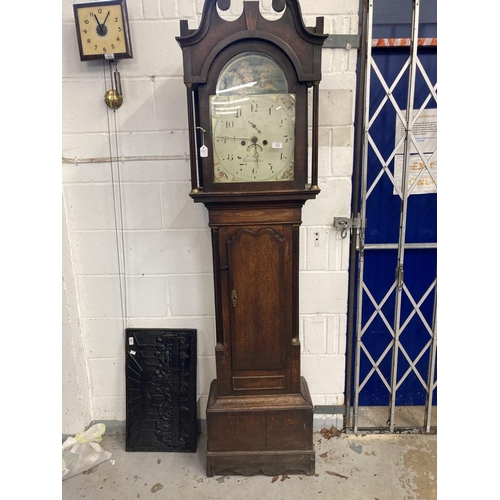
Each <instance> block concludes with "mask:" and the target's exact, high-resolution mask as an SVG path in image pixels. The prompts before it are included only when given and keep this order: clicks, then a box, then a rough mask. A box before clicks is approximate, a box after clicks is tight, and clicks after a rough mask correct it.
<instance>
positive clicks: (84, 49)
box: [73, 0, 132, 61]
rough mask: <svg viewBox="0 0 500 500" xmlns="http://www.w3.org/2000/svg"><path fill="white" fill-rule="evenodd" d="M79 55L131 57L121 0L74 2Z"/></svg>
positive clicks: (84, 56)
mask: <svg viewBox="0 0 500 500" xmlns="http://www.w3.org/2000/svg"><path fill="white" fill-rule="evenodd" d="M73 10H74V13H75V24H76V34H77V38H78V47H79V49H80V59H81V60H82V61H85V60H89V59H124V58H131V57H132V46H131V44H130V34H129V29H128V16H127V8H126V4H125V1H124V0H115V1H106V2H92V3H81V4H74V5H73Z"/></svg>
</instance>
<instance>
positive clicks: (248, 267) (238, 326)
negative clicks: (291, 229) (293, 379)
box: [226, 226, 289, 393]
mask: <svg viewBox="0 0 500 500" xmlns="http://www.w3.org/2000/svg"><path fill="white" fill-rule="evenodd" d="M284 231H286V228H285V227H282V226H278V227H262V226H257V227H240V228H233V230H232V231H230V232H228V237H227V239H226V245H227V246H226V248H227V258H228V266H229V269H228V271H229V275H228V297H229V301H230V304H229V308H228V309H229V331H230V352H231V383H230V387H231V389H232V391H235V392H239V391H242V392H248V391H251V392H253V393H255V391H257V392H262V391H264V392H266V391H272V392H274V391H277V392H283V391H284V390H285V389H286V387H287V385H288V384H287V381H286V378H287V377H286V363H285V357H286V342H285V338H286V334H285V332H286V331H287V328H289V325H288V324H287V323H288V321H287V318H286V309H287V306H286V304H287V302H288V301H287V286H286V285H287V278H288V273H287V271H286V268H287V265H286V264H287V262H286V261H287V255H288V254H289V252H288V245H287V238H286V237H285V235H284V234H283V233H284Z"/></svg>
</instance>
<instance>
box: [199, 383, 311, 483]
mask: <svg viewBox="0 0 500 500" xmlns="http://www.w3.org/2000/svg"><path fill="white" fill-rule="evenodd" d="M314 464H315V454H314V446H313V405H312V401H311V396H310V394H309V389H308V387H307V382H306V381H305V379H304V378H303V377H302V378H301V392H300V394H278V395H265V396H221V397H218V396H217V381H216V380H214V381H213V382H212V385H211V387H210V396H209V399H208V405H207V464H206V465H207V476H208V477H212V476H214V475H244V476H252V475H257V474H262V475H269V476H276V475H280V474H306V475H312V474H314Z"/></svg>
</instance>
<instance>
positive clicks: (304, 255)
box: [62, 0, 358, 434]
mask: <svg viewBox="0 0 500 500" xmlns="http://www.w3.org/2000/svg"><path fill="white" fill-rule="evenodd" d="M72 3H73V2H72V1H71V0H63V9H62V15H63V20H62V21H63V22H62V37H63V44H62V55H63V61H62V76H63V85H62V131H63V137H62V157H63V166H62V186H63V214H64V218H65V224H66V225H67V239H68V241H69V254H70V259H71V263H72V266H66V267H67V268H68V269H72V272H73V276H70V277H68V276H66V277H65V278H66V279H71V280H72V281H73V282H74V283H75V290H76V292H75V296H76V297H75V301H72V302H71V304H73V302H74V305H70V306H69V307H73V308H74V309H75V310H76V312H74V313H75V314H77V315H78V318H79V321H80V330H81V337H82V338H81V344H82V345H83V350H82V354H81V357H82V358H83V359H79V360H77V361H76V362H75V363H74V364H76V365H77V366H84V367H85V370H86V372H85V377H87V379H88V381H86V383H87V384H88V386H89V387H88V391H86V392H85V393H84V394H82V397H85V398H88V399H89V400H90V401H89V406H90V415H91V420H94V421H118V422H123V421H124V420H125V377H124V373H125V356H124V354H125V349H124V345H125V342H124V328H125V327H166V328H171V327H172V328H175V327H186V328H196V329H197V330H198V381H197V391H198V396H199V402H198V405H199V406H198V408H199V417H200V418H202V419H204V418H205V407H206V403H207V397H208V391H209V385H210V382H211V380H212V379H213V378H214V377H215V357H214V345H215V319H214V299H213V276H212V261H211V241H210V231H209V228H208V226H207V223H208V217H207V212H206V209H205V207H204V206H203V205H202V204H195V203H194V202H193V201H192V200H191V198H190V197H189V191H190V177H189V176H190V174H189V161H188V154H189V146H188V131H187V111H186V100H185V87H184V84H183V81H182V58H181V50H180V48H179V46H178V45H177V42H176V41H175V38H174V37H175V36H177V35H178V34H179V20H180V19H188V20H189V26H190V28H195V27H197V26H198V25H199V21H200V17H201V11H202V7H203V3H204V2H203V0H128V3H127V5H128V11H129V18H130V30H131V38H132V45H133V54H134V57H133V59H130V60H123V61H120V62H119V64H118V70H119V71H120V73H121V81H122V89H123V95H124V103H123V105H122V107H121V108H120V109H119V110H117V111H116V112H113V111H111V110H109V109H108V108H107V107H106V105H105V103H104V99H103V96H104V92H105V90H107V89H108V88H110V86H111V83H110V75H109V65H108V63H107V62H106V63H103V62H97V61H90V62H81V61H80V59H79V55H78V47H77V41H76V34H75V27H74V20H73V9H72ZM300 3H301V8H302V12H303V15H304V18H305V23H306V25H309V26H312V25H314V24H315V18H316V16H324V17H325V31H326V32H328V33H342V34H353V33H357V16H358V1H357V0H302V1H301V2H300ZM260 4H261V11H262V13H263V14H264V15H265V16H266V17H269V18H273V17H276V16H277V15H276V13H274V12H273V11H272V7H271V0H261V2H260ZM241 11H242V0H239V1H237V0H233V4H232V7H231V9H230V11H229V12H227V13H223V16H225V17H226V18H228V19H231V18H233V19H234V18H235V17H237V16H239V13H241ZM356 56H357V54H356V51H355V50H350V51H348V50H345V49H324V50H323V80H322V83H321V86H320V89H321V90H320V152H319V159H320V168H319V186H320V188H321V193H320V195H319V196H318V198H317V199H316V200H314V201H308V202H307V203H306V204H305V206H304V210H303V226H302V227H301V249H300V252H301V257H300V319H301V321H300V339H301V345H302V354H303V355H302V373H303V375H304V376H305V377H306V379H307V381H308V383H309V387H310V390H311V393H312V397H313V402H314V404H316V405H340V404H342V403H343V401H344V394H343V391H344V376H345V375H344V370H345V339H346V312H347V282H348V250H349V248H348V245H349V243H348V239H342V238H341V236H340V233H339V232H338V231H336V230H335V228H333V218H334V217H335V216H349V215H350V200H351V173H352V154H353V120H354V90H355V81H356V78H355V70H356ZM110 156H118V157H119V159H120V160H119V161H114V162H108V161H105V159H106V158H109V157H110ZM124 275H125V276H126V278H125V279H123V276H124ZM66 334H67V332H66V331H65V328H64V327H63V335H66ZM74 355H75V356H77V355H78V354H74ZM68 366H70V365H69V364H68ZM65 376H68V377H70V376H76V374H75V375H74V374H69V373H68V374H64V373H63V377H65ZM81 377H82V376H81V375H80V378H81ZM87 392H88V395H87ZM64 398H65V389H64V387H63V400H64ZM63 404H64V403H63ZM68 413H69V414H68ZM319 418H320V419H325V418H326V417H325V416H321V417H319ZM80 420H81V417H80ZM76 422H79V419H78V418H76V416H75V415H71V412H66V413H64V412H63V427H64V428H63V433H68V434H71V433H74V432H78V431H79V430H81V429H80V428H76V427H75V426H76Z"/></svg>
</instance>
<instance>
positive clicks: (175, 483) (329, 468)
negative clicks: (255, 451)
mask: <svg viewBox="0 0 500 500" xmlns="http://www.w3.org/2000/svg"><path fill="white" fill-rule="evenodd" d="M314 443H315V451H316V474H315V475H314V476H310V477H308V476H305V475H290V476H286V475H285V476H276V477H270V476H252V477H244V476H215V477H212V478H208V477H206V474H205V452H206V435H201V436H200V438H199V445H198V451H197V453H161V452H148V453H143V452H126V451H125V436H123V435H105V436H104V437H103V440H102V442H101V443H100V445H101V446H102V448H103V449H104V450H106V451H109V452H111V453H112V456H111V459H110V460H108V461H106V462H103V463H101V464H99V465H97V466H96V467H94V468H92V469H90V470H89V471H87V472H85V473H82V474H78V475H76V476H74V477H72V478H69V479H66V480H64V481H63V482H62V500H77V499H81V498H85V499H89V500H132V499H133V500H137V499H140V500H145V499H152V500H169V499H171V500H179V499H183V500H184V499H185V500H197V499H200V500H222V499H241V498H246V499H248V500H253V499H258V500H265V499H272V500H280V499H286V500H305V499H309V498H324V499H333V498H335V499H339V498H343V499H346V500H434V499H436V498H437V492H436V491H437V488H436V483H437V461H436V455H437V450H436V448H437V436H436V435H421V434H391V435H389V434H378V435H374V434H372V435H354V434H341V435H340V437H332V438H330V439H326V438H325V437H324V436H323V435H322V434H321V433H320V432H317V433H315V434H314Z"/></svg>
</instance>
